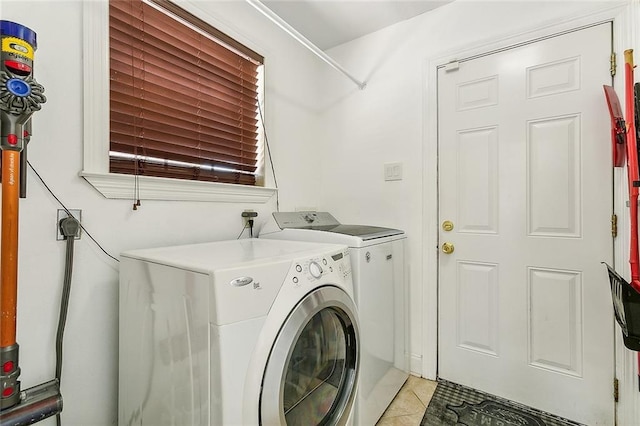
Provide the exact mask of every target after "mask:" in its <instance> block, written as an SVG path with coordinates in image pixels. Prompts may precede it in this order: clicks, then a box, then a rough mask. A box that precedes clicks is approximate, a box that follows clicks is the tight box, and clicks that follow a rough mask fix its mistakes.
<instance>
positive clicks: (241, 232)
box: [236, 223, 249, 240]
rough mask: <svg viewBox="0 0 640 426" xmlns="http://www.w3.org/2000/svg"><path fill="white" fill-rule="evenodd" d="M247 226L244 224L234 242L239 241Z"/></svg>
mask: <svg viewBox="0 0 640 426" xmlns="http://www.w3.org/2000/svg"><path fill="white" fill-rule="evenodd" d="M248 226H249V223H245V224H244V228H242V231H240V234H239V235H238V237H237V238H236V240H239V239H240V237H242V234H243V233H244V230H245V229H247V227H248Z"/></svg>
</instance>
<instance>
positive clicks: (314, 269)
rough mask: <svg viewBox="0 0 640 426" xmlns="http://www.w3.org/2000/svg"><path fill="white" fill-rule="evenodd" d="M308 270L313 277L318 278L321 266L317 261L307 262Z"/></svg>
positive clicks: (320, 274) (320, 273)
mask: <svg viewBox="0 0 640 426" xmlns="http://www.w3.org/2000/svg"><path fill="white" fill-rule="evenodd" d="M309 272H310V273H311V276H313V278H320V277H321V276H322V267H321V266H320V264H319V263H318V262H311V263H310V264H309Z"/></svg>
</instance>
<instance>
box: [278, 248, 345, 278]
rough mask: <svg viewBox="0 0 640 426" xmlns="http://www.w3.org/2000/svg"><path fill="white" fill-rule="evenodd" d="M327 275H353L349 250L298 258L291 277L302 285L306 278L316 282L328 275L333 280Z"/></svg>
mask: <svg viewBox="0 0 640 426" xmlns="http://www.w3.org/2000/svg"><path fill="white" fill-rule="evenodd" d="M327 275H334V276H337V277H339V278H340V279H346V278H348V277H350V276H351V261H350V258H349V252H348V250H344V251H339V252H336V253H332V254H327V255H326V256H322V257H312V258H309V259H304V260H298V261H296V262H295V263H294V267H293V268H292V271H291V273H290V274H289V277H290V282H291V283H292V284H293V285H294V286H301V285H303V283H304V282H305V280H306V281H307V282H314V281H316V280H319V279H322V278H323V277H326V278H327V279H328V282H330V281H331V280H330V279H329V278H328V277H327Z"/></svg>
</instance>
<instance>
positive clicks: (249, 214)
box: [241, 210, 258, 226]
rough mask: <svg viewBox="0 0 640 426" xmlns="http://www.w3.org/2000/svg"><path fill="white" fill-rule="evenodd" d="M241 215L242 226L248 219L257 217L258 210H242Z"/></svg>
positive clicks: (245, 224)
mask: <svg viewBox="0 0 640 426" xmlns="http://www.w3.org/2000/svg"><path fill="white" fill-rule="evenodd" d="M241 216H242V219H244V226H247V223H248V222H249V219H254V220H255V218H256V217H258V212H256V211H253V210H244V211H243V212H242V215H241Z"/></svg>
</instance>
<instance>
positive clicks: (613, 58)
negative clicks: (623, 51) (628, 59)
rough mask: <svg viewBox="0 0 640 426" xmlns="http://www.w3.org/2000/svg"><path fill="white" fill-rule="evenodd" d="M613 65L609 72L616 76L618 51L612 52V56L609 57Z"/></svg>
mask: <svg viewBox="0 0 640 426" xmlns="http://www.w3.org/2000/svg"><path fill="white" fill-rule="evenodd" d="M609 61H610V65H611V67H610V68H609V72H611V77H615V76H616V67H617V65H616V52H611V57H610V58H609Z"/></svg>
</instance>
